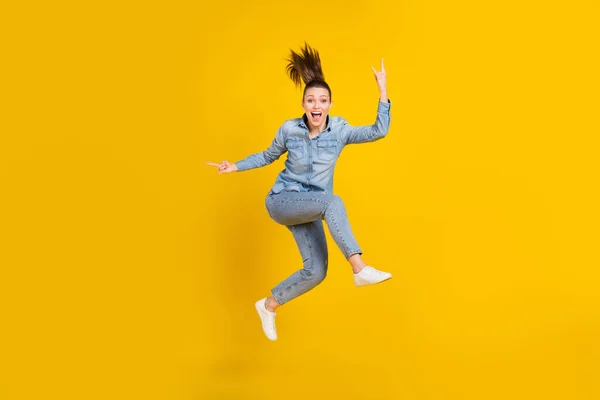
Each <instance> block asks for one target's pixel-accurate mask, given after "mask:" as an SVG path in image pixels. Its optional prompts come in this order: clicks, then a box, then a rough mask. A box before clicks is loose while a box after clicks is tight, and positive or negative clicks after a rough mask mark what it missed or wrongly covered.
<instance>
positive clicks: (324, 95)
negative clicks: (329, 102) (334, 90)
mask: <svg viewBox="0 0 600 400" xmlns="http://www.w3.org/2000/svg"><path fill="white" fill-rule="evenodd" d="M309 97H315V96H313V95H312V94H309V95H308V96H306V98H307V99H308V98H309ZM319 97H321V98H322V97H325V98H326V99H328V98H329V96H327V95H326V94H322V95H321V96H319Z"/></svg>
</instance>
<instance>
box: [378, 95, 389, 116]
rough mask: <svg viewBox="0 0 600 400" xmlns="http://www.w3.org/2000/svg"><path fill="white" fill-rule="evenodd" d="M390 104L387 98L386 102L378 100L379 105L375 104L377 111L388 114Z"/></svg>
mask: <svg viewBox="0 0 600 400" xmlns="http://www.w3.org/2000/svg"><path fill="white" fill-rule="evenodd" d="M391 106H392V101H391V100H390V99H388V101H387V103H384V102H383V101H381V100H379V105H378V106H377V113H382V114H389V112H390V107H391Z"/></svg>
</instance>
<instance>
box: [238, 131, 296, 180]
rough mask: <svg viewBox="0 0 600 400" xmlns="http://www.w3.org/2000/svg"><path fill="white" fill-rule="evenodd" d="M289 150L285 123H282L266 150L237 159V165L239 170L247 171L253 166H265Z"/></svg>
mask: <svg viewBox="0 0 600 400" xmlns="http://www.w3.org/2000/svg"><path fill="white" fill-rule="evenodd" d="M286 151H287V148H286V147H285V124H284V125H281V127H280V128H279V129H278V130H277V133H276V134H275V138H274V139H273V141H272V142H271V145H270V146H269V148H268V149H266V150H265V151H261V152H258V153H254V154H251V155H249V156H248V157H246V158H244V159H242V160H240V161H237V162H236V163H235V165H237V168H238V169H237V170H238V172H241V171H245V170H248V169H253V168H260V167H264V166H265V165H268V164H271V163H272V162H273V161H275V160H277V159H278V158H279V157H281V155H282V154H284V153H285V152H286Z"/></svg>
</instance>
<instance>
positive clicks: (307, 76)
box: [286, 42, 331, 98]
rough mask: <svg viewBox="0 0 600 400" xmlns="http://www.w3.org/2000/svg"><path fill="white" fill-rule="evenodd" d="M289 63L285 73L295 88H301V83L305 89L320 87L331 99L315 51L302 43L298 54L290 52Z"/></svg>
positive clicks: (329, 90)
mask: <svg viewBox="0 0 600 400" xmlns="http://www.w3.org/2000/svg"><path fill="white" fill-rule="evenodd" d="M290 52H291V53H290V58H289V59H288V61H289V63H288V65H287V67H286V72H287V74H288V76H289V77H290V79H291V80H292V82H294V85H296V87H301V85H302V82H304V84H305V85H306V86H305V88H304V93H306V89H308V88H311V87H321V88H324V89H327V91H328V92H329V97H330V98H331V89H330V88H329V85H328V84H327V83H326V82H325V76H324V75H323V69H322V68H321V58H320V57H319V52H318V51H317V50H316V49H313V48H312V47H310V46H309V45H308V44H307V43H306V42H304V48H301V49H300V54H298V53H296V52H294V51H293V50H290Z"/></svg>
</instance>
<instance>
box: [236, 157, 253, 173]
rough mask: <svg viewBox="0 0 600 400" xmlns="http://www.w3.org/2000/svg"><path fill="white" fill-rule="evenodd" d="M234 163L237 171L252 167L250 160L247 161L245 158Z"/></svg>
mask: <svg viewBox="0 0 600 400" xmlns="http://www.w3.org/2000/svg"><path fill="white" fill-rule="evenodd" d="M235 165H236V166H237V168H238V169H237V172H242V171H245V170H247V169H251V168H252V165H251V164H250V162H249V161H247V160H245V159H244V160H240V161H238V162H236V163H235Z"/></svg>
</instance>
